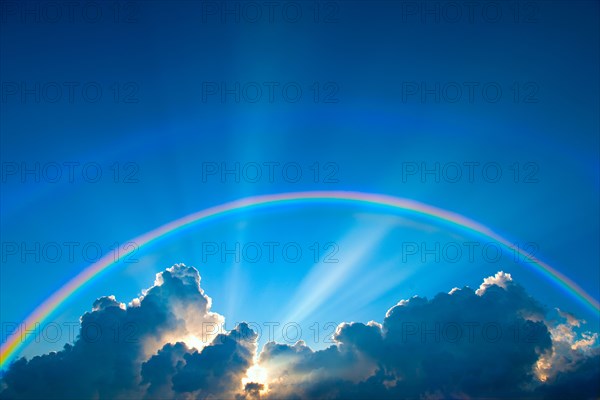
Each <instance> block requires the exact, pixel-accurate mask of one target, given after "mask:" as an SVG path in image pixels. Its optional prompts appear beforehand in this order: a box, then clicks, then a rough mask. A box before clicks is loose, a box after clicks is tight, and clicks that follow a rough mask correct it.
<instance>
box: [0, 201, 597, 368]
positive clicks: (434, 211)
mask: <svg viewBox="0 0 600 400" xmlns="http://www.w3.org/2000/svg"><path fill="white" fill-rule="evenodd" d="M311 202H321V203H324V202H337V203H351V204H358V205H370V206H381V207H385V208H391V209H393V210H396V211H403V212H409V213H412V214H415V215H417V216H422V217H426V218H429V219H432V220H434V221H437V222H442V223H446V224H448V225H450V226H452V227H455V228H456V227H458V228H460V229H464V230H466V231H469V232H471V233H473V234H476V235H479V236H482V237H484V238H487V239H490V240H492V241H495V242H497V243H499V244H501V245H502V246H505V247H506V248H509V249H511V250H513V251H515V252H517V253H518V254H519V255H520V256H523V257H524V258H523V259H524V260H528V263H527V265H533V266H535V267H536V269H537V270H538V271H539V272H541V273H542V275H544V276H545V277H546V278H548V279H549V280H550V281H552V282H554V283H555V284H557V286H559V287H561V288H562V289H564V290H565V291H566V292H567V293H569V294H571V295H572V296H573V297H574V298H576V299H577V300H579V301H580V302H581V303H582V304H583V305H585V306H586V307H588V308H589V309H591V310H592V312H594V313H598V311H600V303H599V302H598V300H596V299H594V298H593V297H592V296H590V295H589V294H588V293H586V292H585V291H584V290H583V289H582V288H581V287H579V286H578V285H577V284H576V283H575V282H573V281H572V280H571V279H569V278H568V277H566V276H565V275H563V274H562V273H560V272H559V271H557V270H556V269H554V268H552V267H551V266H550V265H548V264H546V263H544V262H543V261H540V260H538V259H534V258H532V257H531V255H529V254H527V253H526V252H525V251H524V250H522V249H520V248H518V247H515V246H513V244H512V243H511V242H510V241H509V240H507V239H505V238H504V237H502V236H500V235H498V234H496V233H495V232H493V231H492V230H491V229H489V228H488V227H486V226H484V225H481V224H479V223H477V222H475V221H473V220H470V219H468V218H465V217H463V216H461V215H459V214H455V213H452V212H450V211H446V210H443V209H440V208H436V207H433V206H430V205H427V204H424V203H420V202H417V201H414V200H409V199H403V198H398V197H393V196H387V195H381V194H371V193H362V192H349V191H310V192H294V193H280V194H269V195H259V196H253V197H247V198H243V199H239V200H235V201H232V202H229V203H225V204H221V205H217V206H214V207H211V208H207V209H204V210H201V211H198V212H195V213H193V214H190V215H187V216H185V217H182V218H179V219H176V220H174V221H172V222H169V223H167V224H165V225H162V226H160V227H158V228H156V229H154V230H151V231H149V232H147V233H144V234H143V235H140V236H138V237H136V238H135V239H132V240H131V242H134V243H135V244H137V246H138V248H142V247H144V246H148V245H149V244H151V243H154V242H157V241H158V240H159V239H164V238H167V237H169V236H171V235H173V234H175V233H177V232H179V231H181V230H183V229H184V228H187V227H190V226H192V225H194V224H197V223H200V222H206V221H208V220H212V219H215V218H218V217H223V216H227V215H229V214H232V213H234V212H236V211H240V210H249V209H255V208H259V207H266V206H270V205H278V204H290V203H311ZM133 251H135V249H134V248H132V249H131V250H128V251H124V252H122V254H119V256H118V257H115V255H114V254H107V255H105V256H104V257H102V258H100V259H99V260H98V261H97V262H95V263H93V264H92V265H90V266H88V267H87V268H86V269H84V270H83V271H81V272H80V273H79V274H78V275H76V276H75V277H74V278H72V279H71V280H70V281H68V282H67V283H66V284H65V285H63V286H62V287H61V288H60V289H58V290H57V291H56V292H54V293H53V294H52V295H51V296H50V297H48V299H46V300H45V301H44V302H43V303H41V304H40V305H39V306H38V307H37V308H36V309H35V310H34V311H33V312H32V313H31V314H30V315H29V316H28V317H27V318H26V319H25V321H24V322H23V324H24V325H25V326H26V327H31V326H35V324H40V325H41V323H43V322H44V321H45V320H46V319H48V318H49V317H50V315H51V314H52V313H53V312H54V311H55V310H57V309H58V308H59V307H60V305H61V304H62V303H63V302H64V301H65V300H66V299H68V298H69V297H70V296H72V295H73V294H74V293H75V292H76V291H77V290H78V289H80V288H81V287H83V286H84V285H85V284H86V283H88V282H89V281H91V280H92V279H94V278H95V277H97V276H98V275H99V274H100V273H101V272H103V271H105V270H106V269H108V268H109V267H111V266H113V265H116V264H118V263H119V261H120V260H122V259H123V258H125V257H126V256H127V255H129V254H130V253H131V252H133ZM19 331H21V330H16V331H15V332H14V333H13V334H12V335H10V336H9V337H8V338H7V340H6V342H5V343H3V344H2V346H1V347H0V368H3V367H5V366H6V365H7V364H8V362H9V361H10V360H12V359H13V358H14V357H15V355H16V354H17V352H18V350H19V349H20V348H21V347H22V346H23V345H24V344H25V342H26V341H27V340H26V339H24V338H23V337H22V333H19ZM21 332H22V331H21Z"/></svg>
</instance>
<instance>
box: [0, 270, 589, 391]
mask: <svg viewBox="0 0 600 400" xmlns="http://www.w3.org/2000/svg"><path fill="white" fill-rule="evenodd" d="M223 323H224V318H223V317H222V316H221V315H218V314H216V313H213V312H212V311H211V300H210V298H209V297H208V296H206V294H205V293H204V292H203V290H202V289H201V287H200V275H199V273H198V271H197V270H196V269H194V268H192V267H186V266H185V265H182V264H178V265H175V266H173V267H171V268H168V269H166V270H165V271H163V272H162V273H160V274H157V276H156V280H155V283H154V285H153V286H152V287H151V288H149V289H148V290H145V291H143V293H142V295H141V296H140V297H139V298H137V299H134V300H132V301H130V302H129V303H128V306H125V304H124V303H120V302H119V301H118V300H117V299H116V298H115V297H114V296H107V297H102V298H100V299H97V300H96V301H95V302H94V303H93V305H92V311H90V312H87V313H85V314H84V315H83V316H82V317H81V328H80V334H79V336H78V338H77V340H76V341H75V342H74V343H73V344H67V345H65V347H64V349H63V350H61V351H59V352H53V353H50V354H46V355H42V356H37V357H34V358H32V359H31V360H26V359H25V358H21V359H19V360H17V361H16V362H14V363H13V364H12V365H11V366H10V368H9V369H8V370H7V371H6V372H5V374H4V376H3V377H2V381H1V384H0V398H2V399H21V398H44V399H59V398H60V399H69V398H71V399H75V398H77V399H80V398H99V399H130V398H146V399H159V398H160V399H212V398H231V399H234V398H235V399H237V400H250V399H280V398H291V399H314V398H327V399H335V398H339V399H359V398H377V399H379V398H381V399H399V398H411V399H412V398H415V399H445V398H483V397H491V398H515V397H518V398H572V399H576V398H596V397H597V396H598V395H599V394H600V388H598V381H599V378H600V367H599V365H600V351H599V348H598V346H597V334H596V333H592V332H588V331H585V330H584V329H583V326H584V324H585V321H582V320H580V319H579V318H577V317H576V316H575V315H573V314H570V313H567V312H564V311H561V310H553V311H548V310H547V309H546V308H545V307H544V306H543V305H541V304H539V303H538V302H537V301H536V300H535V299H533V298H532V297H531V296H529V295H528V294H527V293H526V291H525V289H524V288H523V287H521V286H520V285H518V284H517V283H515V282H514V280H513V279H512V277H511V276H510V274H508V273H504V272H498V273H497V274H496V275H494V276H492V277H489V278H486V279H484V281H483V283H482V285H481V286H480V287H479V288H478V289H477V290H473V289H471V288H468V287H464V288H462V289H458V288H455V289H453V290H452V291H451V292H450V293H439V294H438V295H436V296H435V297H433V298H431V299H427V298H423V297H419V296H414V297H412V298H410V299H405V300H400V301H399V302H398V303H397V304H396V305H395V306H394V307H392V308H391V309H389V310H388V312H387V313H386V314H385V317H384V318H383V321H382V322H381V323H378V322H374V321H371V322H369V323H367V324H364V323H358V322H348V323H342V324H340V325H339V326H338V327H337V330H336V332H335V335H334V344H333V345H332V346H330V347H328V348H326V349H323V350H317V351H315V350H313V349H311V348H310V347H309V346H307V345H306V343H304V342H302V341H299V342H297V343H296V344H294V345H289V344H282V343H275V342H269V343H267V344H266V345H265V346H264V347H263V348H262V350H261V351H260V352H259V349H258V348H257V341H258V340H257V339H258V337H257V334H256V332H254V331H253V330H252V329H250V327H249V325H248V324H246V323H241V324H239V325H238V326H237V327H235V329H233V330H231V331H224V330H223ZM117 328H118V329H117ZM261 371H266V377H265V378H264V381H260V382H257V381H253V380H252V379H253V378H254V376H259V375H261V374H260V373H259V372H261ZM259 380H260V379H259Z"/></svg>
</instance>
